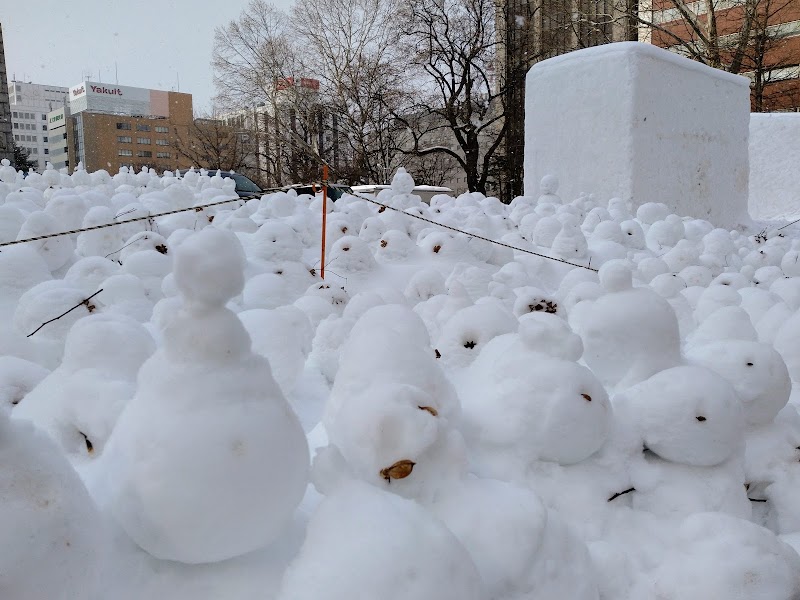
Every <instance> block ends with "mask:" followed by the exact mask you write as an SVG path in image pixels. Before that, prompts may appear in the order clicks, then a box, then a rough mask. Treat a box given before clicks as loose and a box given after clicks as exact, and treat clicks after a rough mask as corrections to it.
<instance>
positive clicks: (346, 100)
mask: <svg viewBox="0 0 800 600" xmlns="http://www.w3.org/2000/svg"><path fill="white" fill-rule="evenodd" d="M292 15H293V18H292V22H293V24H294V26H295V28H296V31H297V33H298V35H299V37H300V39H301V40H302V42H303V43H302V46H303V48H304V49H305V52H306V55H305V64H306V65H308V67H309V68H311V69H313V73H314V77H316V78H318V79H320V81H321V83H322V92H323V96H324V97H325V102H324V106H325V109H326V110H327V112H328V113H329V114H330V115H332V118H333V119H335V121H336V129H337V134H338V136H339V140H338V141H339V142H341V143H342V144H343V146H344V147H342V148H340V154H341V155H343V156H347V157H348V159H349V160H348V161H347V164H346V165H333V166H335V167H336V169H337V171H338V172H339V173H340V174H341V175H343V176H345V177H346V178H347V179H348V180H350V181H353V182H355V181H365V182H375V181H380V180H381V179H383V178H384V177H385V173H386V172H387V171H393V170H394V169H395V168H397V167H398V166H400V164H401V160H400V159H401V158H402V155H401V153H400V151H399V148H398V147H397V145H396V143H395V138H396V131H395V129H396V124H395V123H394V121H393V120H392V119H391V109H392V108H394V107H397V106H398V98H399V97H400V93H401V88H402V86H403V84H404V82H403V72H404V59H403V57H401V56H400V54H399V53H398V51H397V48H398V33H397V31H396V27H395V22H396V15H395V12H394V3H393V2H391V1H388V0H297V3H296V4H295V6H294V8H293V11H292Z"/></svg>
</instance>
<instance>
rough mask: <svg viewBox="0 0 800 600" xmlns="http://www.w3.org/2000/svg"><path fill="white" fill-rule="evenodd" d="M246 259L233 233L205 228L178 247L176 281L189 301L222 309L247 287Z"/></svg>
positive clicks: (175, 269) (175, 266)
mask: <svg viewBox="0 0 800 600" xmlns="http://www.w3.org/2000/svg"><path fill="white" fill-rule="evenodd" d="M244 262H245V259H244V251H243V250H242V245H241V243H240V242H239V239H238V238H237V237H236V235H235V234H234V233H232V232H230V231H223V230H221V229H216V228H213V227H210V228H206V229H203V230H201V231H200V232H198V233H195V234H194V235H192V236H191V237H188V238H187V239H185V240H184V241H183V243H181V245H180V246H179V247H178V249H177V250H176V252H175V264H174V269H173V274H174V277H175V284H176V285H177V287H178V290H179V291H180V293H181V294H182V296H183V298H184V300H185V301H186V302H187V303H189V304H193V305H202V306H206V307H209V308H212V307H214V308H222V307H223V306H224V305H225V303H226V302H228V301H229V300H230V299H231V298H233V297H234V296H237V295H239V294H240V293H241V292H242V290H243V289H244Z"/></svg>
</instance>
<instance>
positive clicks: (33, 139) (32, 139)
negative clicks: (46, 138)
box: [31, 135, 39, 142]
mask: <svg viewBox="0 0 800 600" xmlns="http://www.w3.org/2000/svg"><path fill="white" fill-rule="evenodd" d="M38 140H39V136H36V135H32V136H31V141H32V142H36V141H38Z"/></svg>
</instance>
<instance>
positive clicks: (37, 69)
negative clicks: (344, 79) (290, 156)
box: [0, 0, 292, 111]
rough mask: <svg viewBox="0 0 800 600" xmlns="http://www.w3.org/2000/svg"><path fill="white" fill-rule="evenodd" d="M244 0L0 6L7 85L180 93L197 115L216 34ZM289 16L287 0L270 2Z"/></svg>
mask: <svg viewBox="0 0 800 600" xmlns="http://www.w3.org/2000/svg"><path fill="white" fill-rule="evenodd" d="M247 3H248V0H223V2H220V3H216V2H213V3H212V2H207V1H203V0H135V1H133V2H131V1H130V0H71V1H70V2H63V1H58V2H57V1H56V0H39V1H37V2H25V1H23V0H0V5H2V6H5V7H7V8H9V9H10V10H3V11H2V15H3V17H2V25H3V42H4V45H5V51H6V67H7V69H8V77H9V79H10V78H12V77H16V79H17V80H20V81H30V82H32V83H44V84H50V85H60V86H65V87H68V86H71V85H74V84H76V83H79V82H80V81H82V80H83V79H84V75H89V77H88V78H89V79H91V80H92V81H97V80H98V72H99V79H100V80H101V81H103V82H108V83H114V82H115V75H114V65H115V62H116V68H117V73H118V80H119V81H118V82H119V83H120V84H121V85H129V86H134V87H144V88H152V89H161V90H176V89H178V78H179V77H180V91H182V92H187V93H190V94H192V96H193V104H194V108H195V111H202V110H207V109H209V108H210V106H211V97H212V96H213V95H214V84H213V82H212V73H211V65H210V62H211V48H212V45H213V40H214V28H215V27H218V26H220V25H223V24H226V23H228V22H229V21H231V20H234V19H236V18H238V17H239V14H240V13H241V11H242V9H243V8H244V7H245V6H246V5H247ZM272 3H273V4H274V5H275V6H277V7H279V8H282V9H284V10H287V9H288V7H289V6H290V5H291V4H292V2H291V0H273V2H272Z"/></svg>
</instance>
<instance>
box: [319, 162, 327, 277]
mask: <svg viewBox="0 0 800 600" xmlns="http://www.w3.org/2000/svg"><path fill="white" fill-rule="evenodd" d="M327 224H328V165H323V166H322V256H321V257H320V265H321V266H320V269H319V276H320V277H321V278H322V279H325V230H326V229H327Z"/></svg>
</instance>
